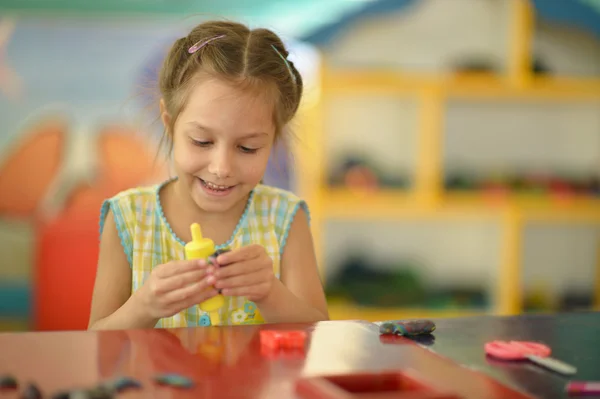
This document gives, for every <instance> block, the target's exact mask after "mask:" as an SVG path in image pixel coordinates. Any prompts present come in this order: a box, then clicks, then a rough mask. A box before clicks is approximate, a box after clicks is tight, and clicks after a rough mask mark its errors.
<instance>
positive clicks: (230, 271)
mask: <svg viewBox="0 0 600 399" xmlns="http://www.w3.org/2000/svg"><path fill="white" fill-rule="evenodd" d="M262 267H263V265H262V263H261V262H257V261H256V260H254V259H253V260H249V261H243V262H236V263H234V264H231V265H229V266H227V267H223V268H219V269H216V270H215V271H214V275H215V277H216V278H217V280H222V279H224V278H228V277H232V276H237V275H240V274H247V273H252V272H254V271H256V270H260V269H261V268H262Z"/></svg>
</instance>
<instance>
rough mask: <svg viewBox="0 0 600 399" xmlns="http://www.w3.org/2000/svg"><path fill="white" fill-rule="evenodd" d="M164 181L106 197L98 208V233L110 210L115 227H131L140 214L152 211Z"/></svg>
mask: <svg viewBox="0 0 600 399" xmlns="http://www.w3.org/2000/svg"><path fill="white" fill-rule="evenodd" d="M164 184H165V182H163V183H159V184H154V185H148V186H141V187H135V188H130V189H127V190H124V191H121V192H119V193H117V194H115V195H114V196H112V197H110V198H107V199H106V200H104V202H103V203H102V206H101V209H100V234H102V230H103V227H104V224H105V221H106V216H107V215H108V213H109V212H110V213H111V214H112V217H113V219H114V222H115V224H116V225H117V228H119V229H120V230H122V229H127V228H131V227H132V225H133V224H135V222H136V221H137V220H138V219H139V217H140V216H142V215H144V214H146V213H148V212H150V211H152V210H153V209H154V208H155V207H156V206H157V201H156V196H157V193H158V190H159V189H160V187H161V186H162V185H164Z"/></svg>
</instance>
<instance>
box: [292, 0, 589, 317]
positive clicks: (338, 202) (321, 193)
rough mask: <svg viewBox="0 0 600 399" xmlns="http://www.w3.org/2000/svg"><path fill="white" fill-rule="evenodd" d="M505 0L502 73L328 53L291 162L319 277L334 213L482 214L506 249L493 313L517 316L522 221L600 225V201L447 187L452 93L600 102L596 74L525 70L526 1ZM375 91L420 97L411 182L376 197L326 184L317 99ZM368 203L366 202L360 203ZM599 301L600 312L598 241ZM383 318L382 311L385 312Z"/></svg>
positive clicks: (528, 38)
mask: <svg viewBox="0 0 600 399" xmlns="http://www.w3.org/2000/svg"><path fill="white" fill-rule="evenodd" d="M507 1H510V2H511V13H512V14H511V22H510V27H511V29H510V31H509V36H510V37H509V48H508V54H509V64H508V70H507V73H506V75H501V76H498V75H494V74H487V73H484V74H467V75H445V76H443V75H442V76H440V75H431V74H418V73H410V74H406V73H401V72H398V71H390V70H376V71H373V70H370V69H367V70H356V69H354V70H344V69H332V68H330V67H329V66H328V62H327V60H326V57H325V56H324V55H322V59H323V60H324V61H323V62H322V65H321V71H320V81H319V84H318V87H317V88H316V93H318V94H317V95H314V96H312V97H311V99H310V101H308V102H305V104H304V105H303V107H302V109H301V120H302V121H303V126H302V129H301V130H302V132H303V133H302V143H301V145H300V146H299V147H298V150H297V154H298V157H297V160H298V165H299V169H300V170H302V173H301V174H300V176H299V181H298V186H299V190H300V192H301V194H302V195H303V196H304V198H306V200H307V201H308V203H309V205H310V209H311V224H312V230H313V239H314V241H315V250H316V251H317V259H318V261H319V267H320V272H321V277H322V279H323V280H324V278H325V272H324V270H323V269H322V268H323V258H324V257H323V245H324V242H323V237H322V234H323V222H324V221H325V220H330V219H344V220H347V219H354V220H361V219H363V220H389V219H392V220H393V219H403V220H404V219H415V218H417V219H421V220H424V219H435V220H439V219H440V218H458V219H461V220H464V219H468V218H477V219H478V220H481V219H482V218H488V219H492V220H496V221H498V222H499V223H500V225H501V226H502V252H501V262H500V268H499V279H498V284H497V286H496V292H495V294H496V306H494V308H493V309H492V310H491V313H493V314H498V315H514V314H518V313H521V312H522V291H521V268H522V264H521V256H520V254H521V250H522V245H523V243H522V241H523V237H522V235H523V229H524V227H525V225H526V223H528V222H536V223H554V222H568V223H590V222H591V223H595V224H598V225H600V199H589V198H562V199H561V198H552V197H544V196H539V195H509V196H507V197H505V198H494V197H488V196H482V195H480V194H472V193H459V192H444V190H443V189H442V184H441V181H442V176H443V167H442V163H441V159H442V139H443V137H442V136H443V135H442V132H443V126H444V111H445V107H446V102H447V100H448V99H451V98H452V99H457V98H458V99H463V98H464V99H478V100H485V99H494V100H498V99H505V100H507V101H515V100H528V99H536V100H538V101H539V100H542V101H599V102H600V79H579V78H571V77H546V76H543V77H538V76H534V75H533V74H532V73H531V68H530V65H531V46H532V40H533V27H534V12H533V8H532V5H531V4H530V1H529V0H507ZM344 93H347V94H357V93H369V94H372V93H375V94H388V95H403V96H410V97H412V98H416V100H417V101H418V102H419V109H420V112H419V123H420V131H419V136H418V139H419V142H418V157H417V168H416V176H415V185H414V187H413V188H412V189H411V190H410V191H401V190H394V189H382V190H378V191H377V192H375V193H371V192H360V191H352V190H349V189H344V188H341V189H338V188H327V187H326V184H325V181H326V177H325V165H326V164H327V163H326V154H325V151H324V147H325V145H324V140H325V132H324V116H325V115H324V110H323V106H322V103H323V102H324V101H327V99H328V97H329V96H330V95H334V94H337V95H339V94H344ZM366 201H368V207H365V206H364V204H365V202H366ZM598 251H599V256H598V257H599V259H598V267H597V268H596V270H597V279H596V288H597V289H596V298H595V307H596V308H598V309H600V243H599V250H598ZM332 306H333V307H332V317H333V318H339V317H343V318H366V319H372V318H373V317H375V316H377V317H379V316H382V317H381V318H382V319H383V318H390V317H391V316H392V315H393V314H394V313H395V314H402V315H419V316H420V317H423V316H425V315H427V316H431V315H452V316H454V315H461V314H464V315H467V314H472V312H471V311H464V312H462V311H456V310H450V311H448V312H446V311H441V312H440V311H427V310H424V309H413V310H410V309H405V308H398V309H366V308H360V307H352V306H350V305H347V304H346V305H343V306H341V307H340V305H332ZM353 315H354V316H353ZM384 315H385V316H386V317H383V316H384Z"/></svg>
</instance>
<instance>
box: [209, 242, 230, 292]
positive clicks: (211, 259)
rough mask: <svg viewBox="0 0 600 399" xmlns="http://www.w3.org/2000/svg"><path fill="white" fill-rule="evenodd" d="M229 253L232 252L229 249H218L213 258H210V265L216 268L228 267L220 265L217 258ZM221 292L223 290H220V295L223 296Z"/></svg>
mask: <svg viewBox="0 0 600 399" xmlns="http://www.w3.org/2000/svg"><path fill="white" fill-rule="evenodd" d="M229 251H230V250H229V249H217V250H216V251H215V253H214V254H212V255H211V256H209V257H208V264H209V265H213V266H216V267H224V266H227V265H219V264H218V263H217V258H218V257H219V255H221V254H224V253H225V252H229ZM221 291H223V290H221V289H219V291H218V292H219V294H221Z"/></svg>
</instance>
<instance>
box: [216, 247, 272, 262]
mask: <svg viewBox="0 0 600 399" xmlns="http://www.w3.org/2000/svg"><path fill="white" fill-rule="evenodd" d="M262 252H264V249H263V247H261V246H260V245H258V244H251V245H246V246H244V247H241V248H239V249H235V250H233V251H229V252H225V253H224V254H221V255H219V256H217V263H218V264H220V265H228V264H230V263H236V262H242V261H244V260H250V259H254V258H257V257H259V256H260V255H261V253H262Z"/></svg>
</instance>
